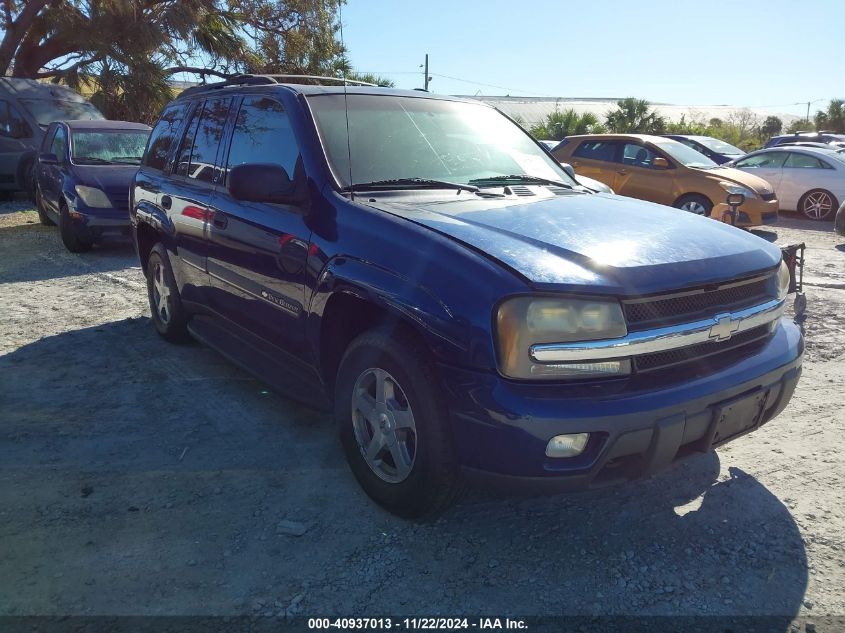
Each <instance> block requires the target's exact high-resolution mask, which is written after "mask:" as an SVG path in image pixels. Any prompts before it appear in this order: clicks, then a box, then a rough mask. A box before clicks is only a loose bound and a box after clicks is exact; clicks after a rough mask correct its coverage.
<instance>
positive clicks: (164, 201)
mask: <svg viewBox="0 0 845 633" xmlns="http://www.w3.org/2000/svg"><path fill="white" fill-rule="evenodd" d="M161 206H162V207H164V208H165V209H169V208H170V207H172V206H173V198H171V197H170V196H162V197H161Z"/></svg>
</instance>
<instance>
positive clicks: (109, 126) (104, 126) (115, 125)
mask: <svg viewBox="0 0 845 633" xmlns="http://www.w3.org/2000/svg"><path fill="white" fill-rule="evenodd" d="M61 123H64V124H65V125H66V126H67V127H68V129H70V130H89V131H96V130H146V131H150V130H152V128H151V127H150V126H149V125H146V124H144V123H135V122H133V121H109V120H105V119H97V120H93V121H89V120H86V119H83V120H78V121H61Z"/></svg>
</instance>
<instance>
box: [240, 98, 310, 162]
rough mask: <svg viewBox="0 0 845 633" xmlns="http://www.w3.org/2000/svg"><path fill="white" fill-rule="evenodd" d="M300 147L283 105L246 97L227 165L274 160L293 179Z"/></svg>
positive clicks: (264, 99)
mask: <svg viewBox="0 0 845 633" xmlns="http://www.w3.org/2000/svg"><path fill="white" fill-rule="evenodd" d="M298 159H299V147H298V146H297V144H296V137H295V136H294V133H293V129H292V128H291V125H290V120H289V119H288V116H287V114H285V111H284V108H283V107H282V105H281V104H280V103H279V102H278V101H274V100H273V99H268V98H266V97H257V96H256V97H246V98H245V99H244V100H243V103H242V104H241V108H240V110H239V111H238V119H237V121H236V123H235V132H234V135H233V136H232V146H231V149H230V150H229V161H228V165H227V167H228V168H229V169H232V167H237V166H238V165H243V164H245V163H275V164H276V165H281V166H282V167H284V168H285V171H287V173H288V176H290V177H291V178H293V174H294V170H295V169H296V161H297V160H298Z"/></svg>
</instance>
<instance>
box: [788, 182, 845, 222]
mask: <svg viewBox="0 0 845 633" xmlns="http://www.w3.org/2000/svg"><path fill="white" fill-rule="evenodd" d="M838 207H839V204H838V203H837V201H836V197H835V196H834V195H833V194H832V193H830V192H829V191H827V190H825V189H812V190H811V191H808V192H807V193H805V194H804V195H803V196H801V200H799V201H798V210H799V211H800V212H801V215H803V216H804V217H805V218H809V219H810V220H815V221H817V222H821V221H824V220H827V219H828V218H830V216H831V214H833V213H836V209H837V208H838Z"/></svg>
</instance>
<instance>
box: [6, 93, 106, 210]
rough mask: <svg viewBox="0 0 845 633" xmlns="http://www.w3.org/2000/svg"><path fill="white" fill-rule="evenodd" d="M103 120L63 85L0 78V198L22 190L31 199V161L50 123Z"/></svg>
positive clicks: (99, 114)
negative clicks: (71, 120)
mask: <svg viewBox="0 0 845 633" xmlns="http://www.w3.org/2000/svg"><path fill="white" fill-rule="evenodd" d="M104 118H105V117H103V115H102V113H101V112H100V111H99V110H97V108H95V107H94V106H93V105H91V104H90V103H89V102H88V101H86V100H85V99H83V98H82V97H81V96H80V95H79V94H78V93H77V92H75V91H73V90H71V89H70V88H67V87H66V86H61V85H58V84H47V83H41V82H38V81H35V80H32V79H17V78H12V77H0V195H7V194H8V193H10V192H13V191H26V192H27V194H28V195H29V196H30V198H31V199H33V200H34V196H35V171H34V167H35V161H36V157H37V154H38V148H39V147H41V144H42V141H43V139H44V132H45V130H46V129H47V127H48V126H49V125H50V123H52V122H53V121H62V120H66V119H74V120H79V119H84V120H93V121H96V120H102V119H104Z"/></svg>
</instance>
